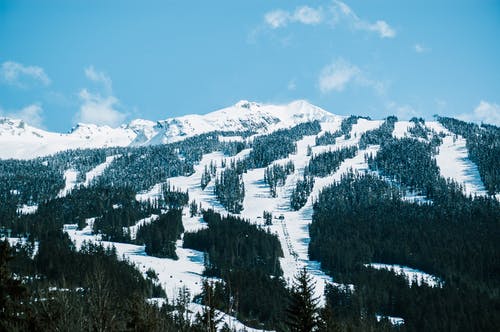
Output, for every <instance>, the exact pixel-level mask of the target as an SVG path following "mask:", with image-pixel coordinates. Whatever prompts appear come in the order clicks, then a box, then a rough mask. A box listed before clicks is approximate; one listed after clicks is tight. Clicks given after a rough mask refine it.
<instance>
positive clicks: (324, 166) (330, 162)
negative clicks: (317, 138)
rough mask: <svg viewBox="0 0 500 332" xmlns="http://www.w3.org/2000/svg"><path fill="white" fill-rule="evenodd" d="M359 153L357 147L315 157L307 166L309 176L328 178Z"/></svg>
mask: <svg viewBox="0 0 500 332" xmlns="http://www.w3.org/2000/svg"><path fill="white" fill-rule="evenodd" d="M357 151H358V148H357V147H355V146H351V147H344V148H341V149H339V150H335V151H328V152H324V153H320V154H317V155H314V156H313V157H312V158H311V160H310V161H309V165H308V166H307V169H308V171H309V174H311V175H314V176H320V177H324V176H328V175H330V174H331V173H333V172H335V171H336V170H337V169H338V168H339V167H340V164H341V163H342V162H343V161H344V160H346V159H348V158H354V156H356V152H357Z"/></svg>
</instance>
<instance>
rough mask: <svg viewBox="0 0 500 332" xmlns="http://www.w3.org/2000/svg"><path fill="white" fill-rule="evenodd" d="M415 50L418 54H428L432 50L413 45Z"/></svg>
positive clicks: (418, 44) (417, 44) (421, 45)
mask: <svg viewBox="0 0 500 332" xmlns="http://www.w3.org/2000/svg"><path fill="white" fill-rule="evenodd" d="M413 50H414V51H415V52H417V53H427V52H429V51H430V48H428V47H425V46H424V45H423V44H420V43H416V44H415V45H413Z"/></svg>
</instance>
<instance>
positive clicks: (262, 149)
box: [248, 121, 321, 168]
mask: <svg viewBox="0 0 500 332" xmlns="http://www.w3.org/2000/svg"><path fill="white" fill-rule="evenodd" d="M320 130H321V126H320V124H319V122H318V121H314V122H306V123H301V124H298V125H296V126H295V127H292V128H290V129H281V130H277V131H275V132H273V133H272V134H269V135H264V136H258V137H256V138H255V139H254V141H253V145H252V151H251V152H250V155H249V157H248V163H249V165H250V167H249V168H260V167H266V166H268V165H269V164H270V163H271V162H273V161H274V160H278V159H281V158H285V157H287V156H288V155H289V154H292V153H295V152H296V150H297V146H296V144H295V142H296V141H298V140H300V139H302V138H303V137H304V136H305V135H316V134H318V133H319V132H320Z"/></svg>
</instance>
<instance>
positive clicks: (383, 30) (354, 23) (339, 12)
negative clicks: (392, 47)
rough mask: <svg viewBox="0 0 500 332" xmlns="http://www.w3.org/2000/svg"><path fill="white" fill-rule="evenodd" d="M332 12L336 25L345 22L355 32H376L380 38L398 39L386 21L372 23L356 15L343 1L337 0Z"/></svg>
mask: <svg viewBox="0 0 500 332" xmlns="http://www.w3.org/2000/svg"><path fill="white" fill-rule="evenodd" d="M331 11H332V13H333V22H334V23H338V22H340V21H342V20H344V21H346V22H347V23H348V24H350V26H351V27H352V28H353V29H355V30H364V31H371V32H376V33H377V34H378V35H379V37H380V38H394V37H396V30H394V28H392V27H391V26H390V25H389V24H388V23H387V22H386V21H383V20H377V21H376V22H375V23H370V22H369V21H366V20H364V19H362V18H360V17H359V16H358V15H356V13H355V12H354V11H353V10H352V9H351V8H350V7H349V6H348V5H347V4H345V3H344V2H342V1H337V0H335V1H334V4H333V6H332V8H331Z"/></svg>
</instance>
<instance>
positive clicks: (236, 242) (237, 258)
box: [184, 210, 288, 329]
mask: <svg viewBox="0 0 500 332" xmlns="http://www.w3.org/2000/svg"><path fill="white" fill-rule="evenodd" d="M203 218H204V219H205V221H206V222H207V223H208V229H204V230H200V231H198V232H196V233H185V234H184V247H186V248H192V249H196V250H201V251H205V252H206V253H207V254H206V261H205V274H206V275H208V276H216V277H221V278H222V279H223V280H224V282H216V283H214V284H213V289H214V294H213V300H212V302H213V305H214V306H215V307H217V308H218V309H220V310H222V311H224V312H228V313H232V314H236V315H237V317H238V318H239V319H240V320H242V321H244V322H245V323H246V324H248V325H250V326H254V327H257V328H273V329H276V328H279V327H280V328H281V329H282V328H283V322H284V320H285V309H286V306H287V299H288V291H287V289H286V286H285V283H284V281H283V280H282V278H278V276H279V275H281V273H282V272H281V268H280V265H279V260H278V257H282V256H283V252H282V250H281V245H280V243H279V241H278V239H277V238H276V236H274V235H271V234H270V233H268V232H265V231H264V230H262V229H260V228H258V227H257V226H255V225H251V224H249V223H248V222H246V221H244V220H242V219H240V218H236V217H231V216H228V217H221V216H220V215H219V214H217V213H215V212H213V211H211V210H209V211H204V212H203ZM270 275H272V276H270Z"/></svg>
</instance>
